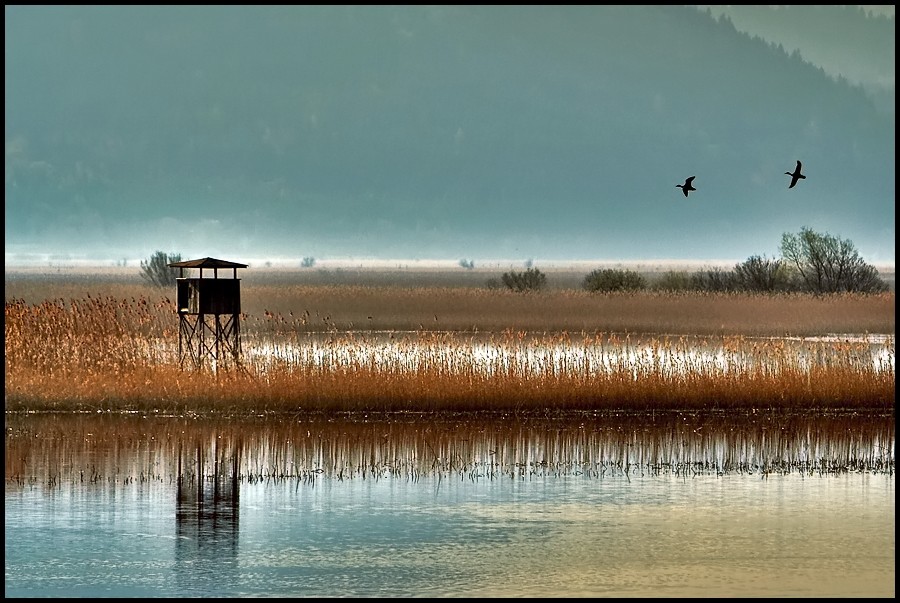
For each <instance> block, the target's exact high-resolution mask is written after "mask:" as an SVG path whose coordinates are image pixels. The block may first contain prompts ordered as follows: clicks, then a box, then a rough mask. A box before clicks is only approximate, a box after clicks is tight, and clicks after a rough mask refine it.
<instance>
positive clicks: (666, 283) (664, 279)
mask: <svg viewBox="0 0 900 603" xmlns="http://www.w3.org/2000/svg"><path fill="white" fill-rule="evenodd" d="M653 288H654V289H657V290H659V291H690V290H691V275H690V274H688V273H687V272H684V271H683V270H682V271H676V270H670V271H668V272H666V273H664V274H663V275H662V276H661V277H659V279H658V280H657V281H656V283H654V285H653Z"/></svg>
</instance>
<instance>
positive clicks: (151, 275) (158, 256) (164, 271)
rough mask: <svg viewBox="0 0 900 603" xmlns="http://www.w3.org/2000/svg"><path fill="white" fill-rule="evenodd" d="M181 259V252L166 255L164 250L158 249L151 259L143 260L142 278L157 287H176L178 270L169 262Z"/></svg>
mask: <svg viewBox="0 0 900 603" xmlns="http://www.w3.org/2000/svg"><path fill="white" fill-rule="evenodd" d="M180 261H181V254H180V253H170V254H169V255H166V254H165V252H163V251H157V252H155V253H154V254H153V255H152V256H150V259H148V260H141V278H143V279H144V280H145V281H147V282H148V283H150V284H151V285H154V286H156V287H174V286H175V279H176V278H177V277H176V271H175V268H170V267H169V264H171V263H173V262H180Z"/></svg>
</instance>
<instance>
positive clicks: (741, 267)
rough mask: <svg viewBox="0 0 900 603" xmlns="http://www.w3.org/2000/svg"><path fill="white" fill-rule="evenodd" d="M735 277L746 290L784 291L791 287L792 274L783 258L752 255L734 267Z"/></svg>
mask: <svg viewBox="0 0 900 603" xmlns="http://www.w3.org/2000/svg"><path fill="white" fill-rule="evenodd" d="M734 278H735V280H736V281H737V284H738V285H739V286H740V288H742V289H744V290H746V291H766V292H774V291H784V290H786V289H788V288H789V287H790V274H789V271H788V269H787V266H786V265H785V263H784V262H783V261H782V260H775V259H771V260H770V259H768V258H765V257H760V256H758V255H752V256H750V257H749V258H747V261H745V262H743V263H741V264H737V265H736V266H735V267H734Z"/></svg>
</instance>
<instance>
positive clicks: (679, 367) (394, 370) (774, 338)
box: [5, 279, 895, 414]
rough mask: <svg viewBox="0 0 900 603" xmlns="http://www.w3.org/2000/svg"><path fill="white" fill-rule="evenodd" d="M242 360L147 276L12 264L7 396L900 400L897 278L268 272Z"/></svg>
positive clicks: (354, 406) (862, 403)
mask: <svg viewBox="0 0 900 603" xmlns="http://www.w3.org/2000/svg"><path fill="white" fill-rule="evenodd" d="M242 307H243V310H244V312H243V314H242V317H241V324H242V343H241V345H242V356H241V361H242V362H241V370H213V367H208V368H209V370H203V371H199V372H197V371H185V370H182V367H181V366H180V365H179V363H178V355H177V346H178V330H177V329H178V317H177V314H176V313H175V309H174V304H173V303H172V301H171V299H170V298H169V297H168V296H166V295H161V294H160V292H159V290H158V289H155V288H152V287H148V286H145V285H140V284H133V283H115V282H114V283H107V284H105V285H103V286H102V287H100V286H98V285H97V283H91V282H89V281H88V282H72V281H65V280H63V281H60V280H50V281H47V280H36V279H30V280H22V281H13V282H12V285H11V283H10V281H9V280H7V300H6V310H5V314H6V317H5V318H6V320H5V335H6V360H5V362H6V408H7V410H38V409H55V410H98V409H132V410H144V411H146V410H165V411H173V412H184V411H218V412H221V411H223V410H229V409H241V410H258V411H270V412H275V411H279V412H280V411H289V412H297V411H309V412H319V411H338V412H342V411H359V412H398V411H416V412H458V411H467V412H468V411H487V412H521V413H525V412H538V413H551V414H552V413H564V412H568V411H620V410H628V411H632V410H654V409H655V410H716V409H718V410H721V409H740V410H752V409H759V408H763V409H765V408H780V409H795V410H796V409H803V410H811V409H846V408H856V409H865V410H870V411H871V410H874V411H878V412H887V411H889V410H892V409H893V400H894V391H895V385H894V338H893V333H894V294H893V293H891V292H888V293H880V294H875V295H861V294H836V295H828V296H816V295H810V294H797V293H792V294H787V293H785V294H749V293H731V294H724V293H720V294H712V293H691V294H688V293H662V292H650V291H644V292H631V293H613V294H599V295H598V294H591V293H587V292H584V291H577V290H566V289H549V290H546V291H541V292H530V293H514V292H511V291H502V290H497V291H491V290H486V289H478V288H467V287H408V286H397V285H384V286H354V285H339V284H338V285H306V284H296V283H294V284H291V283H289V282H281V283H269V284H265V283H260V284H255V285H253V286H245V287H244V291H243V306H242Z"/></svg>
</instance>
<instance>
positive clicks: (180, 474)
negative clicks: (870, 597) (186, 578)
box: [5, 413, 894, 530]
mask: <svg viewBox="0 0 900 603" xmlns="http://www.w3.org/2000/svg"><path fill="white" fill-rule="evenodd" d="M5 463H6V482H7V489H9V488H11V487H12V488H16V487H22V486H24V485H27V484H32V485H41V486H43V487H47V488H51V489H52V488H54V487H57V486H59V485H60V484H61V483H63V482H70V483H89V484H90V483H97V482H122V483H128V482H140V483H144V482H149V481H164V482H168V483H172V484H175V483H177V484H178V485H179V487H180V490H179V497H178V500H179V504H180V505H183V506H184V507H185V509H187V515H189V516H196V517H195V519H196V522H197V523H198V524H204V525H211V524H210V522H214V523H215V525H216V526H218V525H219V524H222V525H225V524H224V523H222V522H224V519H223V517H224V515H228V514H229V513H230V514H231V515H236V509H237V503H238V489H239V488H238V485H239V483H240V482H242V481H248V482H251V483H252V482H257V481H261V480H278V479H296V480H300V481H302V482H313V483H314V482H316V481H317V480H321V479H334V480H337V481H341V480H346V479H357V478H362V479H368V478H373V479H380V478H388V477H392V478H403V479H407V480H412V481H415V480H417V479H419V478H420V477H421V476H425V475H428V476H438V477H451V476H459V477H465V478H469V479H496V478H501V477H511V478H530V477H537V476H545V475H563V474H574V475H586V476H588V477H603V476H605V475H612V474H624V475H633V474H640V475H643V474H647V473H649V474H663V473H666V474H668V473H675V474H684V475H694V474H698V473H705V474H715V475H725V474H728V473H735V472H737V473H758V474H760V475H767V474H770V473H791V472H806V473H820V474H824V473H842V472H850V471H871V472H889V473H892V472H893V464H894V419H893V417H890V416H887V417H886V416H873V415H865V414H858V413H847V414H832V415H828V416H815V415H813V416H807V415H799V414H781V413H764V414H760V415H756V414H742V415H737V416H733V415H728V414H725V413H720V414H709V413H704V414H690V413H662V414H655V415H650V416H644V415H628V414H622V415H601V416H593V415H577V416H574V415H569V416H566V417H557V418H543V417H515V416H494V417H491V416H484V415H478V416H474V415H473V416H468V415H460V416H455V417H443V418H434V417H429V416H418V415H409V414H402V415H395V416H391V417H373V416H359V417H354V418H352V419H350V418H348V419H346V420H341V419H334V418H330V417H325V416H294V417H285V416H276V417H271V416H255V415H254V416H241V417H233V418H204V419H201V418H189V417H160V416H135V415H109V414H103V415H68V414H66V415H54V414H49V415H37V414H29V415H10V416H8V417H7V432H6V460H5ZM189 505H190V506H189ZM211 509H212V510H215V513H213V514H212V515H209V516H208V517H207V513H208V512H211V511H210V510H211ZM223 514H224V515H223ZM217 530H218V528H217Z"/></svg>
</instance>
